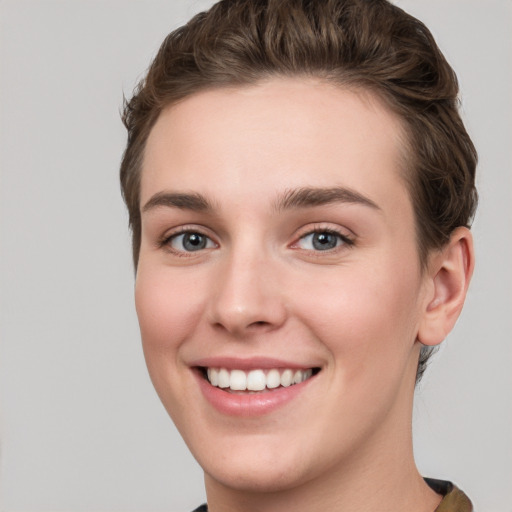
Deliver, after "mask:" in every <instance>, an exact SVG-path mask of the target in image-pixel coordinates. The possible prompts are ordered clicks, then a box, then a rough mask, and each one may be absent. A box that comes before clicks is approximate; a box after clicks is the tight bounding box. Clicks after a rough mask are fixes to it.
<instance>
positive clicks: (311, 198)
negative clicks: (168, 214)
mask: <svg viewBox="0 0 512 512" xmlns="http://www.w3.org/2000/svg"><path fill="white" fill-rule="evenodd" d="M332 203H349V204H361V205H363V206H368V207H370V208H373V209H375V210H380V208H379V206H378V205H377V204H376V203H375V202H374V201H372V200H371V199H369V198H368V197H365V196H364V195H362V194H360V193H359V192H356V191H355V190H352V189H350V188H345V187H328V188H318V187H302V188H297V189H290V190H287V191H285V192H284V194H281V195H279V197H278V198H277V200H276V201H275V202H274V209H275V210H277V211H283V210H291V209H294V208H308V207H314V206H322V205H327V204H332ZM162 206H164V207H168V208H179V209H182V210H191V211H196V212H205V213H208V212H212V211H213V210H214V209H215V208H214V206H213V204H212V203H211V202H210V201H209V200H208V199H207V198H206V197H205V196H203V195H202V194H198V193H186V192H158V193H156V194H155V195H153V196H152V197H151V198H150V199H149V201H148V202H147V203H146V204H145V205H144V206H143V207H142V212H143V213H145V212H147V211H150V210H153V209H155V208H158V207H162Z"/></svg>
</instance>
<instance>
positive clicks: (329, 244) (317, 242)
mask: <svg viewBox="0 0 512 512" xmlns="http://www.w3.org/2000/svg"><path fill="white" fill-rule="evenodd" d="M337 241H338V239H337V238H336V236H335V235H333V234H331V233H315V234H314V235H313V247H314V248H315V249H317V250H320V251H326V250H329V249H334V248H335V247H336V243H337Z"/></svg>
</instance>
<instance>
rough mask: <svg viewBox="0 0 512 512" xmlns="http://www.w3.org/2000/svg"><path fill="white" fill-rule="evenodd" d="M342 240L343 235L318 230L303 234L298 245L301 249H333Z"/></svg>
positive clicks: (342, 241)
mask: <svg viewBox="0 0 512 512" xmlns="http://www.w3.org/2000/svg"><path fill="white" fill-rule="evenodd" d="M344 242H345V241H344V239H343V237H342V236H341V235H339V234H338V233H331V232H329V231H318V232H314V233H309V234H308V235H306V236H303V237H302V238H301V239H300V241H299V243H298V245H299V247H300V248H301V249H306V250H308V251H329V250H331V249H335V248H336V247H338V246H339V245H341V244H342V243H344Z"/></svg>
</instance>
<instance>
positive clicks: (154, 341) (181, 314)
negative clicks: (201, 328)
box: [135, 265, 203, 364]
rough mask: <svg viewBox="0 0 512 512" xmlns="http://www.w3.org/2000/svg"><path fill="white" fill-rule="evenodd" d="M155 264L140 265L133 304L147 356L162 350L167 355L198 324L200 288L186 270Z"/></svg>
mask: <svg viewBox="0 0 512 512" xmlns="http://www.w3.org/2000/svg"><path fill="white" fill-rule="evenodd" d="M156 268H157V267H156V266H153V267H151V266H149V265H148V266H144V265H141V266H139V269H138V272H137V279H136V283H135V306H136V309H137V316H138V319H139V325H140V330H141V335H142V343H143V346H144V351H145V353H146V356H148V355H150V354H152V353H154V352H158V353H160V352H161V353H165V354H166V355H167V357H169V355H170V351H172V350H176V349H177V348H178V347H179V345H180V344H181V343H182V342H183V341H184V340H186V339H187V336H188V335H189V334H190V332H191V330H192V329H193V328H194V326H195V325H197V321H198V317H199V315H200V309H201V308H200V304H201V302H200V297H201V296H202V295H203V291H202V290H201V289H200V285H199V283H198V282H197V281H196V280H194V279H191V278H189V277H188V276H187V275H186V272H185V273H181V274H179V275H176V273H173V272H170V271H168V270H166V269H163V270H162V269H159V270H156ZM184 274H185V275H184ZM149 362H150V361H148V364H149Z"/></svg>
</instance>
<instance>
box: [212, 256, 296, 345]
mask: <svg viewBox="0 0 512 512" xmlns="http://www.w3.org/2000/svg"><path fill="white" fill-rule="evenodd" d="M248 253H251V251H247V252H245V253H242V252H239V253H237V254H232V255H231V257H230V258H227V259H226V260H225V261H223V262H222V264H221V268H219V269H218V270H219V271H218V273H217V274H216V276H215V280H214V283H213V293H212V294H211V300H210V304H209V310H210V311H209V320H210V322H211V324H212V325H213V326H214V327H215V328H217V329H223V330H225V331H226V332H229V333H230V334H231V335H232V336H234V337H237V338H243V337H246V336H249V335H251V334H255V333H262V332H267V331H272V330H275V329H277V328H279V327H280V326H282V325H283V324H284V322H285V321H286V316H287V311H286V304H285V300H284V290H283V288H282V286H281V285H280V281H281V280H280V278H279V269H278V268H276V267H277V266H278V265H276V264H275V262H272V260H271V258H266V257H265V256H264V255H262V254H261V253H260V254H253V253H252V254H248Z"/></svg>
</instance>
